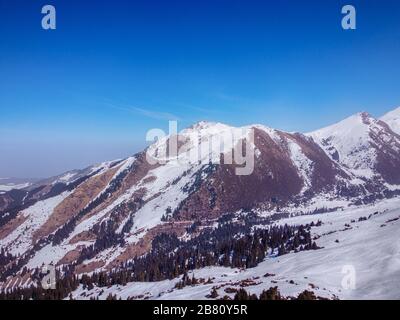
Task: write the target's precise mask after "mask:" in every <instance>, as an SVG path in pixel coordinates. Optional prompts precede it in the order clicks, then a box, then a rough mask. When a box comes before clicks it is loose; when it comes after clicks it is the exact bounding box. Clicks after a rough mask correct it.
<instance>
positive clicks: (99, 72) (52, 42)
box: [0, 0, 400, 177]
mask: <svg viewBox="0 0 400 320" xmlns="http://www.w3.org/2000/svg"><path fill="white" fill-rule="evenodd" d="M349 3H350V4H353V5H354V6H355V7H356V10H357V30H350V31H344V30H343V29H342V28H341V18H342V14H341V8H342V6H343V5H345V4H349ZM45 4H52V5H54V6H55V7H56V10H57V29H56V30H52V31H45V30H43V29H42V28H41V19H42V16H43V15H42V14H41V8H42V6H43V5H45ZM399 79H400V1H398V0H392V1H382V0H379V1H378V0H362V1H338V0H325V1H310V0H292V1H288V0H280V1H267V0H264V1H249V0H243V1H235V0H212V1H208V0H190V1H188V0H186V1H174V0H168V1H167V0H163V1H154V0H140V1H139V0H136V1H135V0H131V1H128V0H126V1H122V0H113V1H111V0H110V1H77V0H68V1H57V0H46V1H35V0H29V1H28V0H25V1H22V0H0V177H5V176H14V177H45V176H49V175H54V174H58V173H61V172H63V171H65V170H68V169H73V168H81V167H85V166H87V165H90V164H92V163H96V162H99V161H104V160H110V159H114V158H120V157H125V156H128V155H130V154H133V153H135V152H137V151H138V150H140V149H141V148H142V147H143V146H145V145H146V142H145V134H146V132H147V130H149V129H151V128H166V127H167V125H168V122H167V121H168V119H177V120H179V128H180V129H181V128H184V127H187V126H189V125H191V124H192V123H193V122H197V121H199V120H211V121H221V122H225V123H228V124H232V125H246V124H251V123H262V124H265V125H268V126H270V127H274V128H278V129H283V130H289V131H301V132H304V131H311V130H314V129H317V128H319V127H323V126H326V125H329V124H331V123H333V122H336V121H338V120H341V119H342V118H344V117H346V116H348V115H351V114H353V113H355V112H358V111H368V112H370V113H371V114H373V115H375V116H380V115H381V114H383V113H385V112H387V111H389V110H390V109H393V108H394V107H396V106H398V105H400V90H399V89H400V88H399V87H400V81H399Z"/></svg>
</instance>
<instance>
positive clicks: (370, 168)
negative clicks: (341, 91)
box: [308, 112, 400, 179]
mask: <svg viewBox="0 0 400 320" xmlns="http://www.w3.org/2000/svg"><path fill="white" fill-rule="evenodd" d="M308 135H309V136H311V137H312V138H313V139H314V140H315V141H316V142H317V143H318V144H319V145H320V146H321V147H322V148H323V149H324V150H325V152H326V153H327V154H328V155H329V156H330V157H331V159H332V160H334V161H337V162H338V163H339V164H341V165H342V166H343V167H344V168H346V169H347V170H348V172H350V173H352V174H354V176H355V177H358V178H362V179H378V178H381V176H383V175H384V174H385V173H386V171H388V170H386V169H383V168H385V167H387V166H388V165H389V166H391V163H392V162H393V161H398V159H399V157H400V137H399V136H398V135H396V134H395V133H393V132H392V131H391V130H390V129H389V128H388V127H387V125H386V124H385V123H384V122H382V121H380V120H378V119H375V118H373V117H372V116H371V115H369V114H368V113H366V112H362V113H357V114H355V115H352V116H350V117H348V118H346V119H344V120H342V121H340V122H338V123H336V124H334V125H331V126H328V127H326V128H322V129H320V130H317V131H314V132H311V133H308ZM382 171H385V172H382Z"/></svg>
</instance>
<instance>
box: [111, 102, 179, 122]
mask: <svg viewBox="0 0 400 320" xmlns="http://www.w3.org/2000/svg"><path fill="white" fill-rule="evenodd" d="M107 106H109V107H111V108H113V109H117V110H122V111H126V112H129V113H132V114H136V115H137V114H139V115H142V116H144V117H147V118H150V119H156V120H181V118H180V117H178V116H176V115H174V114H172V113H169V112H162V111H155V110H150V109H147V108H140V107H135V106H121V105H115V104H112V103H107Z"/></svg>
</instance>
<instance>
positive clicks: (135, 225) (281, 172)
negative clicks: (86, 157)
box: [0, 113, 400, 298]
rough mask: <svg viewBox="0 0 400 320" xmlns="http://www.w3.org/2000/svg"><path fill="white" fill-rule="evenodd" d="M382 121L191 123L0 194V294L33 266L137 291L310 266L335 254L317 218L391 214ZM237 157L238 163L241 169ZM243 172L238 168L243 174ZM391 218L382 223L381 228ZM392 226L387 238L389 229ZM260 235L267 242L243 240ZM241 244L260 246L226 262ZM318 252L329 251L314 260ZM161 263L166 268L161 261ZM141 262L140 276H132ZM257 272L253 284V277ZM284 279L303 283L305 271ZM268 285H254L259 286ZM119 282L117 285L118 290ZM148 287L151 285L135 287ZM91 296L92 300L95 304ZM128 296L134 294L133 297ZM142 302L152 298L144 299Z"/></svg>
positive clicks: (399, 154)
mask: <svg viewBox="0 0 400 320" xmlns="http://www.w3.org/2000/svg"><path fill="white" fill-rule="evenodd" d="M391 119H392V120H393V121H392V123H391V124H390V126H389V125H388V124H387V123H386V122H384V121H383V120H382V119H381V120H377V119H375V118H373V117H372V116H371V115H369V114H367V113H359V114H356V115H353V116H351V117H349V118H347V119H345V120H343V121H341V122H339V123H337V124H334V125H332V126H329V127H327V128H323V129H320V130H318V131H315V132H312V133H309V134H301V133H289V132H284V131H280V130H275V129H271V128H268V127H265V126H263V125H250V126H246V127H241V128H235V127H231V126H228V125H225V124H221V123H211V122H200V123H197V124H195V125H193V126H192V127H190V128H187V129H185V130H183V131H181V132H180V133H179V134H177V135H175V136H174V135H171V136H168V137H165V138H162V139H159V140H158V141H157V142H155V143H154V144H152V145H151V146H149V147H148V148H147V149H146V150H144V151H143V152H140V153H138V154H136V155H134V156H132V157H129V158H127V159H123V160H115V161H110V162H105V163H102V164H99V165H95V166H92V167H89V168H86V169H84V170H74V171H70V172H67V173H64V174H62V175H60V176H57V177H53V178H50V179H47V180H42V181H39V182H35V183H33V184H32V185H30V186H27V187H26V188H22V189H20V190H10V191H7V192H4V193H3V194H0V244H1V248H2V252H1V254H0V286H1V288H7V289H11V288H15V287H24V286H25V287H26V286H30V284H34V285H37V283H38V282H37V279H38V278H39V275H38V274H39V273H40V272H39V271H40V270H39V269H38V268H40V267H41V266H42V265H48V264H52V265H55V266H57V268H58V269H59V270H60V272H61V271H62V275H64V276H65V277H66V276H67V275H70V274H74V275H79V277H82V275H92V276H94V277H95V278H94V279H95V280H90V281H95V282H96V281H97V282H96V283H97V284H98V285H99V286H100V282H101V281H100V280H99V279H97V278H96V275H98V274H99V273H100V272H104V273H105V274H108V277H109V278H110V279H111V278H112V277H111V274H110V272H119V273H115V274H118V277H123V278H124V279H127V277H128V279H131V280H132V279H133V280H135V281H136V282H137V280H143V281H155V280H160V279H173V278H174V277H178V278H180V277H181V275H182V273H184V272H186V271H188V270H192V269H195V268H199V267H201V266H203V267H204V266H208V267H211V266H214V265H223V266H231V267H232V266H233V267H234V266H240V267H243V266H246V267H249V269H248V270H247V271H246V279H247V277H249V276H250V275H251V274H252V268H250V267H255V266H256V265H259V266H258V267H257V268H258V269H257V270H259V271H257V272H262V270H264V269H263V268H264V267H263V266H264V265H265V266H266V267H265V268H269V266H270V265H271V264H273V263H272V262H269V259H273V258H274V257H276V256H277V255H278V256H279V257H281V256H282V257H283V255H285V258H282V259H283V260H282V261H286V262H285V264H286V263H289V262H288V261H290V260H291V259H297V258H296V257H300V256H301V255H300V253H299V252H297V251H310V250H311V251H310V252H307V253H301V254H303V255H304V254H306V255H312V254H313V252H312V251H315V252H317V251H318V252H319V253H318V254H320V255H321V256H320V257H321V259H322V258H323V257H324V254H328V253H329V252H331V251H333V252H334V253H335V254H338V252H337V251H335V247H338V246H339V245H334V246H332V244H331V243H330V242H329V246H328V245H325V240H324V239H328V238H327V234H325V233H329V232H333V233H336V232H342V230H341V229H340V228H339V227H340V226H339V224H338V223H336V222H335V224H334V228H333V227H332V228H328V229H329V230H328V229H326V228H322V227H320V226H319V229H318V231H317V232H314V228H316V225H317V220H320V219H321V220H322V221H325V220H324V219H325V217H338V220H337V221H341V222H340V223H342V222H344V220H343V221H342V220H340V219H342V218H343V217H344V216H343V215H344V213H343V215H342V214H341V212H350V213H349V214H347V215H346V219H347V218H349V219H350V218H351V215H352V214H351V212H353V211H352V210H353V209H354V208H355V207H359V208H361V209H360V210H361V211H359V213H360V214H361V213H362V212H364V211H363V210H364V209H362V208H368V211H371V210H372V211H373V210H375V209H374V208H375V206H378V205H379V203H381V202H384V203H390V204H389V205H388V206H389V207H388V208H390V210H392V211H393V213H392V215H393V217H394V216H395V215H396V214H397V213H396V212H397V211H396V208H393V203H395V204H396V203H397V202H396V199H395V197H396V196H398V195H399V194H400V136H399V135H398V134H397V133H396V132H395V122H396V121H395V117H391ZM221 141H222V143H221ZM242 148H243V149H242ZM243 152H244V153H246V154H247V155H249V156H250V158H247V160H246V161H245V162H244V161H242V160H244V158H243V155H244V154H243ZM240 155H241V156H240ZM249 160H252V161H250V162H249ZM246 167H248V168H250V170H249V171H247V172H246V170H247V169H248V168H246ZM245 169H246V170H245ZM238 172H245V173H246V174H238ZM392 198H393V199H392ZM390 199H392V200H390ZM385 201H386V202H385ZM387 201H389V202H387ZM391 201H392V202H391ZM342 210H343V211H342ZM382 210H385V208H383V209H382ZM329 212H330V213H329ZM317 214H318V216H316V215H317ZM329 214H330V215H329ZM328 215H329V216H328ZM299 216H306V217H308V218H307V219H309V221H308V222H307V223H310V221H313V222H314V224H313V227H311V226H310V225H309V226H307V227H306V226H301V227H298V226H297V227H293V229H290V228H289V229H286V227H285V228H284V229H280V228H277V229H272V226H273V225H279V224H280V222H279V221H281V219H284V218H285V219H289V218H292V219H289V220H287V222H288V223H293V224H297V222H298V221H300V220H296V219H295V217H299ZM385 217H386V216H385ZM393 217H392V216H390V217H389V215H387V220H391V219H394V218H393ZM354 218H355V219H358V218H359V217H356V216H355V215H354ZM307 219H306V220H307ZM382 219H383V218H382ZM350 220H352V219H350ZM378 220H379V219H377V221H378ZM285 221H286V220H285ZM302 221H303V220H302ZM304 221H305V220H304ZM329 221H331V220H329ZM346 221H347V220H346ZM361 221H364V220H360V222H361ZM372 221H373V219H371V221H370V222H369V224H372V223H373V222H372ZM385 221H386V220H385ZM395 221H397V220H394V221H393V222H391V228H392V229H396V228H398V226H397V224H396V222H395ZM326 223H328V222H326ZM329 223H333V222H332V221H331V222H329ZM348 223H350V224H351V222H346V224H348ZM376 223H378V222H376ZM379 223H381V221H380V220H379ZM350 224H349V225H350ZM392 225H393V226H392ZM374 226H375V227H376V225H374ZM344 228H345V230H347V229H349V227H344ZM266 229H267V230H269V233H260V234H258V233H257V232H258V231H257V232H256V233H255V235H254V233H253V232H254V230H266ZM361 229H362V228H361V227H360V228H359V227H358V226H357V227H356V226H353V227H351V230H352V231H351V232H349V233H348V234H351V235H352V236H351V237H355V238H354V239H356V238H357V239H360V240H361V241H364V240H365V239H366V238H365V239H364V238H363V237H362V236H361V235H360V233H359V232H361V231H358V230H361ZM321 230H324V231H323V232H322V231H321ZM349 230H350V229H349ZM374 230H375V229H374ZM381 230H382V232H385V230H386V229H385V228H378V227H376V230H375V231H374V232H375V233H374V235H373V237H375V236H377V237H378V236H381V235H382V234H381ZM260 232H261V231H260ZM393 234H395V233H393ZM228 235H229V237H228V239H230V240H229V241H228V242H226V241H227V240H226V238H225V237H227V236H228ZM243 236H244V237H246V236H247V237H250V238H247V239H248V241H253V242H254V241H256V240H255V239H254V238H251V237H257V239H259V238H258V237H261V238H262V239H263V242H262V243H263V246H262V248H258V245H256V244H255V242H254V243H253V244H252V246H253V247H252V248H253V249H252V250H250V251H247V253H241V254H242V257H241V258H240V259H239V258H238V260H235V258H234V257H235V254H236V253H237V254H239V253H238V251H237V250H239V249H238V248H241V247H240V246H239V245H238V247H237V249H235V248H236V247H235V246H236V244H235V243H236V242H235V241H239V242H240V241H244V240H243V239H242V240H240V239H241V237H243ZM311 236H313V238H311ZM205 237H206V238H205ZM203 238H204V239H203ZM206 239H208V240H206ZM249 239H251V240H249ZM277 239H279V240H277ZM319 239H321V240H319ZM329 239H331V238H329ZM224 241H225V242H224ZM327 241H328V240H327ZM329 241H331V240H329ZM365 241H366V240H365ZM368 241H373V239H370V238H368ZM230 242H232V243H233V244H232V243H231V244H229V243H230ZM314 242H315V243H314ZM191 243H196V245H191ZM350 243H352V242H350ZM226 246H232V252H233V253H232V256H231V258H230V259H228V255H227V253H221V251H218V250H223V249H221V248H226ZM254 246H255V247H254ZM322 246H324V247H326V248H329V250H331V251H323V250H325V249H322V248H321V247H322ZM194 247H196V248H197V249H196V250H195V251H193V250H194V249H193V248H194ZM267 247H268V249H267ZM318 248H320V249H318ZM356 248H358V247H357V246H354V250H356ZM316 249H318V250H316ZM202 250H204V252H203V251H202ZM224 250H225V249H224ZM235 250H236V251H235ZM357 250H359V248H358V249H357ZM374 250H376V249H374ZM393 250H396V248H393ZM192 251H193V252H192ZM160 252H161V253H164V254H165V260H162V261H164V262H163V263H166V264H167V265H168V266H171V265H175V264H176V266H175V267H174V269H173V270H170V269H169V267H168V268H167V267H166V265H164V264H162V263H161V262H160V261H158V264H157V263H156V262H155V261H154V259H156V258H155V257H159V259H161V257H164V256H163V254H161V253H160ZM222 252H225V251H222ZM254 252H258V253H257V254H256V255H254ZM321 252H322V253H321ZM351 252H352V251H351V250H350V251H346V253H347V254H351ZM173 254H175V255H177V256H176V259H175V260H168V259H172V258H170V257H172V256H173ZM286 255H287V258H286ZM139 257H142V258H141V259H142V260H138V259H139ZM183 257H185V258H183ZM216 257H219V258H216ZM224 257H225V258H224ZM245 257H246V258H245ZM290 257H292V258H290ZM264 258H265V259H266V260H265V261H264ZM146 259H147V260H146ZM151 259H153V260H151ZM224 259H225V260H224ZM279 259H281V258H279ZM377 259H378V258H377ZM149 261H152V262H151V263H150V262H149ZM262 261H264V262H262ZM292 261H293V260H292ZM310 261H314V260H313V259H311V260H310ZM147 264H150V265H151V268H150V267H144V269H140V268H141V267H140V266H142V265H146V266H148V265H147ZM243 264H244V265H243ZM157 266H159V267H157ZM285 267H287V268H289V267H288V266H285ZM152 268H156V269H154V270H153V269H152ZM271 268H272V269H273V270H278V269H279V268H275V267H272V266H271ZM300 268H301V266H300ZM303 268H307V270H309V269H310V268H312V266H311V265H303ZM382 268H383V267H382ZM150 269H151V270H152V271H151V272H150V271H149V270H150ZM167 269H168V270H167ZM254 270H255V269H254ZM260 270H261V271H260ZM296 270H297V269H296ZM267 271H268V270H266V272H267ZM292 271H293V272H294V269H293V270H292ZM124 272H125V273H124ZM224 272H225V271H224ZM232 272H234V273H235V271H234V270H233V269H232ZM238 272H239V271H238ZM257 272H256V273H254V277H257V276H259V275H258V273H257ZM293 272H292V273H293ZM196 273H197V272H196ZM199 273H201V274H203V273H207V271H204V270H203V271H199ZM292 273H290V274H292ZM296 273H298V274H302V275H303V274H304V275H305V274H308V273H307V272H305V269H303V272H302V271H301V270H300V271H299V270H297V271H296ZM115 274H114V276H115V277H116V275H115ZM276 277H277V278H279V274H278V275H276ZM178 278H177V279H178ZM236 278H237V277H236V276H235V277H233V278H232V279H236ZM239 278H240V277H239ZM267 278H268V277H267ZM81 279H87V278H85V277H83V278H81ZM96 279H97V280H96ZM118 279H119V278H118ZM242 280H245V279H241V280H240V281H242ZM253 280H254V279H253ZM270 280H271V279H269V278H268V281H267V282H265V281H261V282H262V283H268V285H270V284H271V283H270ZM286 280H288V281H289V280H293V279H288V278H287V279H286ZM297 280H298V281H300V279H297ZM320 280H321V279H320V278H318V277H317V278H316V279H315V281H317V282H319V281H320ZM85 281H86V280H85ZM118 281H119V280H118ZM121 281H122V280H121ZM126 281H127V280H125V281H122V282H123V284H124V285H126ZM168 281H170V280H168ZM171 281H172V280H171ZM174 281H175V282H177V281H178V280H174ZM232 281H233V280H232ZM238 281H239V280H238ZM254 281H255V280H254ZM274 281H278V282H279V280H278V279H275V278H274ZM128 282H129V281H128ZM175 282H173V283H174V285H176V283H175ZM303 282H304V281H303ZM117 283H118V282H117ZM273 283H274V282H273ZM111 284H112V283H111ZM169 284H171V282H169ZM108 285H110V283H108ZM132 285H134V284H132ZM315 285H316V286H318V285H321V286H322V285H323V286H328V285H329V283H327V282H320V283H316V284H315ZM71 286H72V284H71ZM129 286H130V285H129ZM148 286H151V284H149V285H143V286H142V287H141V288H148ZM167 287H168V286H166V288H167ZM210 288H211V287H210ZM210 288H209V287H207V290H208V289H210ZM260 288H261V287H260ZM299 288H300V287H299ZM173 289H174V288H168V290H173ZM77 290H78V289H77ZM79 290H80V291H77V292H75V293H74V295H78V296H80V297H84V295H83V296H81V294H82V293H83V292H82V290H83V291H85V290H87V286H86V285H85V286H84V288H83V287H82V288H80V289H79ZM101 290H102V289H99V291H98V292H97V291H94V292H97V293H96V295H99V294H100V293H99V292H100V291H101ZM118 290H120V288H119V289H118ZM118 290H117V291H118ZM127 290H128V289H127ZM143 290H147V289H143ZM166 290H167V289H166ZM173 291H174V290H173ZM322 291H323V292H322ZM322 291H321V292H319V293H320V294H321V295H325V296H329V297H331V298H332V297H335V296H341V295H340V292H339V291H337V290H336V289H335V288H327V290H325V291H324V290H322ZM103 292H104V291H103ZM134 292H135V295H136V296H142V297H144V296H146V295H145V292H140V290H136V289H135V290H134ZM182 292H184V291H182ZM185 292H186V291H185ZM69 293H70V292H68V294H69ZM78 293H79V294H78ZM63 294H64V292H63ZM102 294H103V293H102ZM158 294H160V292H158ZM287 294H289V295H290V294H292V292H291V291H289V292H288V293H287ZM151 297H152V298H155V296H154V294H152V295H151ZM166 297H174V295H166Z"/></svg>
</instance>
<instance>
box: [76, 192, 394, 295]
mask: <svg viewBox="0 0 400 320" xmlns="http://www.w3.org/2000/svg"><path fill="white" fill-rule="evenodd" d="M399 207H400V200H399V199H394V200H387V201H383V202H381V203H379V204H377V205H369V206H364V207H360V208H356V209H348V210H345V211H336V212H331V213H325V214H318V215H307V216H301V217H294V218H288V219H284V220H282V221H280V222H279V224H304V223H309V222H311V221H314V222H316V221H317V220H321V221H322V222H323V224H322V226H320V227H313V229H312V231H313V235H314V236H317V237H319V239H318V240H317V244H318V245H319V246H320V247H323V248H322V249H319V250H316V251H304V252H298V253H290V254H287V255H284V256H280V257H277V258H266V259H265V261H264V262H262V263H260V264H259V265H258V266H257V267H255V268H251V269H247V270H240V269H231V268H224V267H207V268H203V269H197V270H194V271H193V272H191V273H189V275H190V276H191V275H192V273H194V275H195V277H196V278H197V279H200V278H204V279H208V278H209V277H212V278H213V283H211V284H198V285H196V286H189V287H184V288H183V289H176V288H174V286H175V284H176V283H177V282H178V281H179V280H180V278H176V279H174V280H166V281H161V282H147V283H146V282H145V283H143V282H140V283H138V282H137V283H129V284H127V285H126V286H112V287H109V288H94V289H93V290H89V291H88V290H83V288H82V287H80V288H79V289H78V290H76V291H75V292H74V294H73V296H74V298H76V299H89V298H90V297H97V296H99V298H100V299H105V298H106V297H107V296H108V295H109V294H110V293H112V294H116V295H117V296H118V297H121V298H122V299H126V298H128V297H133V296H142V298H144V297H146V298H150V299H206V296H207V295H208V294H210V292H211V290H212V288H213V287H217V288H218V290H217V291H218V293H219V295H220V297H222V296H224V295H229V296H231V297H232V296H233V294H232V293H230V294H229V293H226V292H225V291H224V290H225V289H226V288H228V287H229V288H236V289H238V288H240V282H241V281H243V280H251V281H252V282H253V284H252V285H250V286H248V287H246V288H245V289H246V290H247V291H249V292H251V293H256V294H260V293H261V292H262V291H263V290H264V289H269V288H270V287H274V286H278V288H279V290H280V291H281V293H282V294H283V295H284V296H297V295H298V294H299V293H300V292H302V291H304V290H305V289H307V290H312V291H314V292H315V293H316V294H317V295H320V296H323V297H328V298H335V297H338V298H339V299H399V298H400V291H399V287H398V281H397V280H398V279H399V277H400V243H399V241H397V240H395V241H394V240H393V235H395V234H398V232H399V230H400V219H398V218H399V217H400V209H399ZM369 216H371V217H370V218H369V219H367V220H365V221H364V220H363V221H359V219H360V218H364V217H366V218H368V217H369ZM395 219H398V220H395ZM391 220H392V221H391ZM352 221H353V222H352ZM345 225H348V226H349V227H346V226H345ZM337 241H338V242H337ZM353 270H354V272H355V273H354V275H355V278H354V279H355V280H354V281H355V282H354V287H353V286H350V285H347V282H346V281H345V279H346V277H345V276H346V275H348V274H350V272H352V271H353ZM267 273H268V274H270V275H268V276H267V277H265V276H264V275H266V274H267ZM100 292H102V293H101V294H100Z"/></svg>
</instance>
